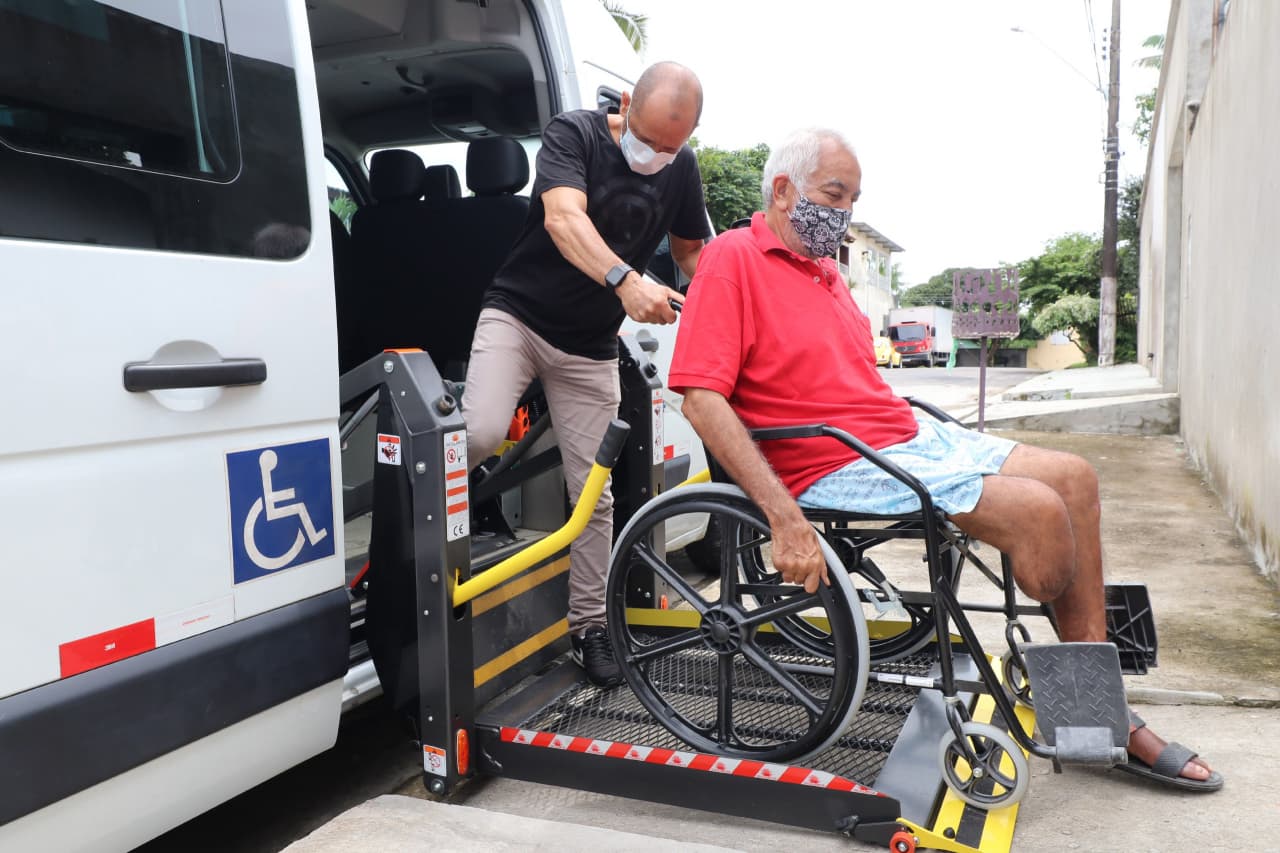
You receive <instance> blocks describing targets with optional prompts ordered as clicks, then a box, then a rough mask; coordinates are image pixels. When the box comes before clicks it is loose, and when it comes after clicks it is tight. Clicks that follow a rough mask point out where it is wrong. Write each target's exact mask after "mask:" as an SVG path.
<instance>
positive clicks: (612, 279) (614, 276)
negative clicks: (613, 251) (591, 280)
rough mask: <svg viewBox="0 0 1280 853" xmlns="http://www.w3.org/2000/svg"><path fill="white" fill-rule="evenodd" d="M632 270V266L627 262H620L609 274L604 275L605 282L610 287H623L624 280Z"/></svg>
mask: <svg viewBox="0 0 1280 853" xmlns="http://www.w3.org/2000/svg"><path fill="white" fill-rule="evenodd" d="M631 272H632V270H631V267H629V266H627V265H626V264H618V265H617V266H616V267H614V268H613V269H611V270H609V274H608V275H606V276H605V277H604V283H605V284H607V285H609V286H610V287H621V286H622V282H624V281H626V279H627V276H628V275H630V274H631Z"/></svg>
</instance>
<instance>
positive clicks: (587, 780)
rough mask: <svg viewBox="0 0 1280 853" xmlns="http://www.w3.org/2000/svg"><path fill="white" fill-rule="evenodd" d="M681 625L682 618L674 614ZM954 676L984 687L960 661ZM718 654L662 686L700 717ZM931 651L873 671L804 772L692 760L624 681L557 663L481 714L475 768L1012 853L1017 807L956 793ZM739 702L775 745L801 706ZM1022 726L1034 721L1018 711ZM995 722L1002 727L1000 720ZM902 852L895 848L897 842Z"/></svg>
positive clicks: (870, 837)
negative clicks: (945, 775)
mask: <svg viewBox="0 0 1280 853" xmlns="http://www.w3.org/2000/svg"><path fill="white" fill-rule="evenodd" d="M669 615H671V616H679V615H684V614H678V613H676V612H671V613H670V614H669ZM954 660H955V666H956V670H957V675H958V676H959V677H962V678H966V679H968V678H976V677H977V669H976V667H975V665H974V663H973V660H972V658H970V657H969V656H968V655H967V654H965V653H964V652H963V651H960V652H958V653H957V654H956V655H955V657H954ZM715 673H716V661H715V655H714V654H712V653H709V652H707V651H706V650H697V649H695V650H688V651H684V652H680V653H679V654H677V655H673V656H672V659H671V660H670V664H669V666H668V667H667V673H666V675H665V680H666V681H667V686H668V687H669V688H671V689H674V690H678V691H679V692H681V693H683V694H686V695H687V696H688V701H689V704H690V707H696V706H697V705H698V704H699V703H704V704H709V705H714V703H715V701H716V689H715V683H714V678H715ZM937 677H938V664H937V655H936V653H935V652H934V651H933V647H932V646H930V647H927V648H926V649H924V650H922V651H921V652H919V653H917V654H914V655H911V656H909V657H907V658H904V659H902V660H899V661H894V662H892V663H882V664H877V665H876V666H875V667H874V670H873V672H872V673H871V676H870V679H869V682H868V685H867V691H866V694H865V695H864V697H863V701H862V705H861V710H860V712H859V713H858V715H857V717H856V718H855V720H854V723H853V725H852V727H851V728H850V729H849V730H847V731H846V732H845V733H844V734H843V735H842V736H841V737H840V738H839V740H837V741H836V742H835V744H834V745H833V746H831V747H830V748H828V749H826V750H825V751H823V752H822V753H820V754H818V755H816V756H814V757H812V758H811V759H810V760H809V761H807V762H804V763H803V764H774V763H767V762H761V761H754V760H750V759H739V758H725V757H721V756H715V755H711V754H707V753H701V752H695V751H690V748H689V746H688V745H687V744H685V743H684V742H682V741H681V740H680V739H679V738H677V737H676V736H674V735H673V734H672V733H671V732H670V731H669V730H668V729H667V728H665V727H664V726H663V725H662V724H661V723H659V722H658V720H657V719H655V718H654V717H653V715H652V714H650V713H649V711H648V710H646V709H645V708H644V706H643V705H642V704H641V703H640V701H639V700H638V699H637V698H636V696H635V694H634V693H633V692H632V691H631V690H630V688H629V687H628V686H627V685H626V684H625V683H624V684H622V685H619V686H618V687H614V688H610V689H601V688H598V687H595V686H593V685H591V684H589V683H587V682H586V680H585V678H584V676H583V673H582V670H581V669H580V668H579V667H578V666H576V665H575V664H573V663H572V662H571V661H566V662H564V663H561V664H559V665H557V666H555V667H554V668H553V669H552V670H550V671H549V672H547V673H546V674H544V675H541V676H539V677H537V678H535V679H534V680H533V681H532V683H531V684H529V685H528V686H526V687H524V688H522V689H521V690H520V691H519V692H518V693H515V694H514V695H512V696H510V697H509V698H507V699H505V700H500V701H499V702H497V703H495V704H494V705H493V706H492V707H490V708H488V709H486V710H484V711H481V712H480V713H479V714H478V715H477V718H476V726H475V735H476V741H477V742H476V750H475V754H476V760H477V762H478V767H477V769H478V770H479V771H480V772H482V773H485V774H490V775H496V776H508V777H511V778H516V779H523V780H526V781H531V782H540V783H544V784H551V785H558V786H562V787H570V788H578V789H582V790H589V791H593V792H596V793H608V794H614V795H617V796H623V797H629V798H633V799H641V800H649V801H653V802H662V803H668V804H671V805H677V806H684V807H688V808H695V809H703V810H707V811H714V812H720V813H725V814H732V815H737V816H741V817H746V818H754V819H757V820H767V821H772V822H776V823H782V824H787V825H791V826H797V827H803V828H807V829H816V830H822V831H827V832H830V831H836V832H840V833H843V834H845V835H848V836H850V837H852V838H855V839H857V840H859V841H864V842H867V843H871V844H876V845H889V849H894V850H902V851H909V850H914V849H916V846H917V845H918V846H919V848H920V849H938V850H954V851H973V850H980V851H992V853H996V851H999V852H1000V853H1003V851H1007V850H1009V849H1010V845H1011V843H1012V838H1013V829H1014V822H1015V820H1016V816H1017V810H1018V805H1017V804H1016V803H1015V804H1013V805H1011V806H1007V807H1003V808H998V809H993V810H991V811H987V810H984V809H980V808H975V807H974V806H971V805H968V804H966V803H964V802H962V801H960V800H959V799H957V798H956V797H955V795H954V794H952V793H951V792H950V790H949V789H948V788H947V786H946V784H945V782H944V780H943V779H942V776H941V773H940V771H939V761H938V752H939V744H940V743H941V742H942V740H943V739H944V738H945V737H948V736H949V735H950V728H949V726H948V723H947V719H946V716H945V712H944V708H943V700H942V697H941V694H939V693H938V691H936V690H933V689H926V686H932V684H933V683H934V679H936V678H937ZM735 698H737V699H738V700H739V701H740V702H741V703H742V705H741V706H740V707H742V708H750V709H751V710H750V711H744V716H747V715H748V714H749V721H747V722H745V723H744V724H743V725H744V726H747V727H750V726H755V727H758V729H759V730H760V731H761V733H762V734H767V735H768V736H769V737H777V736H778V735H779V734H780V733H781V732H785V731H786V730H787V727H788V726H794V724H795V721H796V719H797V718H798V716H800V717H802V716H803V714H804V712H803V709H802V708H800V707H799V706H798V704H796V703H795V701H794V699H793V698H792V697H791V696H790V695H788V694H786V693H785V691H779V690H776V689H775V690H768V689H761V688H756V687H753V686H751V685H750V684H744V686H743V688H742V689H741V691H740V693H739V695H738V696H737V697H735ZM962 698H963V699H964V701H965V702H966V704H967V705H968V706H970V712H971V714H972V716H973V719H975V720H979V721H982V722H991V715H992V711H993V710H994V705H993V703H992V702H991V701H990V700H989V699H985V698H976V697H974V696H973V695H972V694H965V695H964V696H963V697H962ZM1019 713H1020V715H1025V716H1024V717H1023V719H1022V720H1021V722H1022V724H1023V725H1024V726H1027V727H1030V726H1032V725H1034V717H1033V715H1032V712H1031V711H1030V709H1026V708H1020V709H1019ZM994 722H996V723H997V724H999V719H998V718H997V719H996V720H995V721H994ZM895 845H896V846H895Z"/></svg>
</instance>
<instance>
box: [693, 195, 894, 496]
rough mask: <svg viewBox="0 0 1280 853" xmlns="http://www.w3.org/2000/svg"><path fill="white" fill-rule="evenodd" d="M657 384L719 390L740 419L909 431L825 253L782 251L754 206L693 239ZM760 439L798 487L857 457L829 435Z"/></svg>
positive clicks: (866, 436)
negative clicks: (685, 284)
mask: <svg viewBox="0 0 1280 853" xmlns="http://www.w3.org/2000/svg"><path fill="white" fill-rule="evenodd" d="M668 384H669V385H670V386H671V388H672V390H674V391H677V392H684V391H685V390H686V389H689V388H707V389H709V390H712V391H717V392H719V393H721V394H723V395H724V396H725V397H726V398H727V399H728V400H729V403H730V405H732V406H733V409H734V411H736V412H737V413H738V417H740V418H741V419H742V422H743V423H744V424H746V425H747V428H748V429H756V428H761V427H776V426H796V425H800V424H814V423H825V424H829V425H831V426H834V427H839V428H840V429H843V430H846V431H848V432H850V433H852V434H853V435H854V436H856V437H858V438H860V439H861V440H862V441H864V442H866V443H867V444H869V445H871V446H872V447H874V448H875V449H877V450H879V449H881V448H883V447H888V446H890V445H893V444H898V443H899V442H903V441H907V440H908V439H910V438H912V437H914V436H915V434H916V420H915V416H914V415H913V414H912V412H911V406H910V405H908V404H907V402H906V401H905V400H903V399H901V398H900V397H897V396H895V395H894V393H893V391H892V390H891V389H890V388H889V386H888V385H887V384H885V381H884V380H883V379H881V378H880V374H879V372H878V371H877V370H876V357H875V349H874V347H873V345H872V338H871V322H870V321H869V320H868V319H867V316H866V315H865V314H863V313H862V312H861V311H860V310H858V307H857V305H855V304H854V301H853V297H852V296H851V295H850V294H849V288H848V286H847V285H846V284H845V282H844V280H843V279H842V278H841V277H840V274H839V270H838V268H837V267H836V264H835V261H833V260H831V259H830V258H823V259H822V260H820V261H814V260H811V259H809V258H805V257H803V256H801V255H797V254H796V253H794V252H792V251H791V250H790V249H788V248H787V247H786V246H784V245H783V244H782V241H781V240H779V239H778V237H777V235H775V234H774V233H773V232H772V231H770V230H769V226H768V225H766V224H765V218H764V214H763V213H757V214H756V215H755V216H754V217H752V219H751V227H750V228H739V229H735V230H733V231H727V232H725V233H724V234H721V235H720V236H719V237H717V238H716V239H714V240H712V241H711V243H710V245H708V246H707V247H706V248H705V249H703V250H702V256H701V258H699V260H698V272H697V275H695V276H694V278H693V283H692V284H691V285H690V286H689V297H688V299H687V300H686V301H685V304H684V311H683V312H682V313H681V316H680V331H679V333H678V335H677V337H676V348H675V353H674V355H673V356H672V361H671V373H670V376H669V381H668ZM760 449H761V450H762V451H763V452H764V455H765V458H766V459H767V460H768V461H769V464H770V465H772V466H773V469H774V471H776V472H777V473H778V476H779V477H780V478H781V479H782V482H783V484H784V485H786V487H787V488H788V489H789V490H790V491H791V493H792V494H793V495H797V496H798V495H799V494H800V493H801V492H803V491H804V490H805V489H807V488H808V487H809V486H810V485H812V484H813V482H814V481H815V480H818V479H819V478H821V477H823V476H825V475H826V474H829V473H831V472H832V471H835V470H836V469H838V468H842V467H843V466H845V465H847V464H848V463H850V462H852V461H853V460H854V459H856V458H857V454H856V453H854V452H853V451H851V450H849V448H847V447H845V446H844V445H843V444H841V443H840V442H838V441H836V440H835V439H831V438H804V439H789V440H785V441H766V442H762V443H761V445H760Z"/></svg>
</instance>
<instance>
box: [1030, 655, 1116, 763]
mask: <svg viewBox="0 0 1280 853" xmlns="http://www.w3.org/2000/svg"><path fill="white" fill-rule="evenodd" d="M1022 654H1023V657H1024V659H1025V660H1026V662H1027V678H1028V680H1029V682H1030V684H1031V695H1032V697H1033V698H1034V701H1035V706H1036V723H1037V725H1038V726H1039V727H1040V734H1041V736H1042V737H1043V738H1044V740H1045V742H1046V743H1048V745H1049V746H1050V747H1051V748H1053V750H1054V752H1055V755H1054V759H1055V760H1056V761H1058V762H1061V763H1063V764H1101V765H1107V766H1110V765H1113V764H1123V763H1125V761H1126V760H1127V753H1126V747H1127V746H1128V743H1129V706H1128V703H1127V702H1126V701H1125V694H1124V679H1123V678H1122V677H1121V675H1120V660H1119V655H1118V654H1117V652H1116V647H1115V646H1114V645H1112V644H1111V643H1054V644H1045V645H1029V646H1025V647H1024V648H1023V649H1022Z"/></svg>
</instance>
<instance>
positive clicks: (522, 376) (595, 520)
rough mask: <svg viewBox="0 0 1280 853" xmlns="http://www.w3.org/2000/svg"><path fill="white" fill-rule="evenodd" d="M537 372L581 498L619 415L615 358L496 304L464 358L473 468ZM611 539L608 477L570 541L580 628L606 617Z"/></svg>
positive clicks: (572, 612)
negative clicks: (577, 346)
mask: <svg viewBox="0 0 1280 853" xmlns="http://www.w3.org/2000/svg"><path fill="white" fill-rule="evenodd" d="M535 376H536V377H537V378H539V379H541V380H542V388H543V390H544V391H545V392H546V395H547V403H548V404H549V405H550V408H551V423H552V425H553V426H554V427H555V431H556V437H557V439H558V440H559V443H560V455H561V458H562V459H563V460H564V481H565V485H566V486H568V489H569V500H570V501H572V502H573V503H577V500H578V496H579V495H580V494H582V487H583V485H584V484H585V483H586V480H587V474H588V473H590V471H591V465H592V463H593V462H594V461H595V455H596V450H597V449H599V447H600V440H601V439H602V438H604V434H605V431H606V430H607V429H608V426H609V421H611V420H612V419H613V418H615V417H617V415H618V403H619V401H620V399H621V391H620V390H619V386H618V360H617V359H616V358H614V359H610V360H608V361H596V360H595V359H591V358H585V357H583V356H578V355H569V354H568V353H565V352H562V351H561V350H558V349H556V348H555V347H553V346H551V344H549V343H547V342H546V341H545V340H543V339H542V338H540V337H539V336H538V335H537V334H536V333H535V332H534V331H533V330H531V329H530V328H529V327H528V326H526V325H524V323H521V322H520V321H519V320H518V319H516V318H515V317H513V316H511V315H510V314H508V313H506V312H505V311H499V310H497V309H496V308H486V309H484V310H483V311H482V312H480V322H479V324H478V325H477V326H476V336H475V340H474V342H473V343H472V345H471V361H470V363H469V364H468V365H467V385H466V391H465V393H464V394H463V401H462V409H463V415H464V417H465V418H466V421H467V460H468V463H469V464H470V465H472V467H474V466H475V465H478V464H479V463H481V462H483V461H484V460H485V459H487V458H488V457H489V456H491V455H493V452H494V451H495V450H497V448H498V446H499V445H500V444H501V443H502V440H503V439H504V438H505V437H506V435H507V428H508V427H509V426H510V424H511V416H512V414H513V413H514V412H515V408H516V403H518V402H520V395H521V394H523V393H524V390H525V388H527V387H528V386H529V383H530V382H532V381H533V379H534V377H535ZM612 544H613V490H612V481H610V482H609V483H606V484H605V490H604V494H603V495H602V496H601V497H600V502H599V503H598V504H597V505H596V509H595V512H594V513H593V514H592V516H591V520H590V521H589V522H587V528H586V530H584V531H583V532H582V535H581V536H579V537H578V538H577V539H575V540H574V541H573V544H572V545H571V546H570V548H569V630H570V631H571V632H573V633H575V634H576V633H581V632H582V631H585V630H586V629H587V628H590V627H592V626H594V625H603V624H604V622H605V615H604V589H605V581H606V580H607V578H608V573H609V550H610V548H611V547H612Z"/></svg>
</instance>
